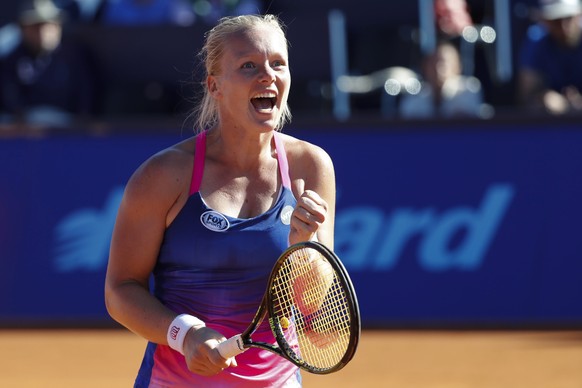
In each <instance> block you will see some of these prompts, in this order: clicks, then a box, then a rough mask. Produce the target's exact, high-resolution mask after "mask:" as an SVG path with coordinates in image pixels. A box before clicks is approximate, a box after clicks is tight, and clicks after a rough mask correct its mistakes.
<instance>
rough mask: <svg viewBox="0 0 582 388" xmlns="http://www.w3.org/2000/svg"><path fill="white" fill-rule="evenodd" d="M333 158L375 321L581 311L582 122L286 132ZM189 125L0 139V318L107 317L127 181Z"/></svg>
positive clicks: (556, 322) (342, 224)
mask: <svg viewBox="0 0 582 388" xmlns="http://www.w3.org/2000/svg"><path fill="white" fill-rule="evenodd" d="M288 132H289V133H290V134H292V135H294V136H297V137H300V138H303V139H306V140H309V141H311V142H313V143H315V144H317V145H320V146H321V147H323V148H324V149H325V150H327V151H328V152H329V154H330V155H331V156H332V158H333V160H334V164H335V167H336V176H337V188H338V200H337V214H336V246H335V250H336V252H337V253H338V255H339V256H340V257H341V258H342V260H343V261H344V263H345V265H346V267H347V268H348V270H349V272H350V275H351V277H352V280H353V281H354V284H355V287H356V291H357V293H358V298H359V301H360V307H361V311H362V319H363V324H364V325H365V326H368V327H372V326H377V327H390V326H420V327H423V326H425V327H430V326H508V325H526V326H527V325H530V326H531V325H553V326H561V325H562V326H571V325H580V324H581V323H582V302H580V301H581V300H582V281H581V279H582V238H580V236H579V234H580V220H581V219H582V204H581V203H580V199H581V198H582V182H581V180H580V178H579V177H580V172H581V171H582V153H581V152H580V150H581V149H582V128H567V127H563V128H547V127H546V128H536V127H531V128H526V129H524V128H519V129H512V128H499V126H496V127H495V128H487V127H484V128H482V129H471V130H466V131H463V130H459V129H456V130H445V129H443V128H434V127H429V126H427V128H426V129H423V130H393V129H391V130H390V131H380V130H371V129H366V128H353V129H352V130H349V131H348V130H345V129H341V130H338V131H334V132H332V131H329V130H323V129H322V130H310V131H308V132H307V131H293V130H289V131H288ZM182 139H183V137H181V136H179V135H176V136H172V135H169V134H168V133H167V132H165V133H163V134H162V133H160V134H151V133H150V134H142V135H136V134H132V135H123V134H116V135H110V136H105V137H103V136H102V137H92V136H83V135H70V136H52V137H45V138H39V139H17V138H15V139H3V140H1V141H0V160H1V162H2V164H1V167H0V178H1V182H2V183H1V184H0V324H5V325H14V324H17V325H20V324H22V325H34V324H45V323H64V324H67V323H87V324H101V323H108V322H110V318H109V317H108V315H107V313H106V310H105V306H104V302H103V280H104V276H105V268H106V264H107V255H108V248H109V240H110V237H111V231H112V228H113V224H114V222H115V215H116V211H117V207H118V205H119V202H120V200H121V196H122V193H123V188H124V184H125V183H126V182H127V179H128V178H129V176H130V175H131V173H132V172H133V171H134V170H135V169H136V168H137V167H138V166H139V164H140V163H141V162H142V161H143V160H145V159H146V158H147V157H149V156H150V155H152V154H154V153H155V152H157V151H158V150H160V149H162V148H164V147H167V146H169V145H171V144H173V143H175V142H178V141H180V140H182Z"/></svg>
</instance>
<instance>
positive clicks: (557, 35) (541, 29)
mask: <svg viewBox="0 0 582 388" xmlns="http://www.w3.org/2000/svg"><path fill="white" fill-rule="evenodd" d="M580 14H581V7H580V2H579V0H540V3H539V23H537V24H535V25H532V26H531V27H530V28H529V30H528V33H527V37H526V39H525V42H524V43H523V46H522V50H521V53H520V65H519V73H518V98H519V101H520V103H521V104H522V106H524V107H527V108H531V109H539V108H543V109H545V110H546V111H547V112H549V113H551V114H556V115H559V114H565V113H571V112H576V111H578V112H579V111H582V96H581V95H580V91H581V90H582V71H581V70H580V69H582V39H581V37H582V27H581V24H580V23H581V16H580Z"/></svg>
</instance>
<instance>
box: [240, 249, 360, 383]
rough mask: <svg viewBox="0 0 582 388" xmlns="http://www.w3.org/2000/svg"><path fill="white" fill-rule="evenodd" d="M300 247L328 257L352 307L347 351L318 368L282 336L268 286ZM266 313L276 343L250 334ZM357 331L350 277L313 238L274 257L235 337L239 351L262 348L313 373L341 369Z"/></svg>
mask: <svg viewBox="0 0 582 388" xmlns="http://www.w3.org/2000/svg"><path fill="white" fill-rule="evenodd" d="M303 248H311V249H314V250H316V251H318V252H319V253H320V254H321V255H322V256H323V257H325V258H326V259H327V261H328V262H329V264H330V265H331V266H332V268H333V269H334V271H335V273H336V275H337V281H338V282H339V283H340V284H341V286H342V288H343V289H344V292H345V295H346V297H347V298H348V303H349V304H350V305H351V307H352V308H351V309H350V310H349V311H350V339H349V342H348V346H347V351H346V352H345V354H344V355H343V357H342V359H341V360H340V361H339V362H337V363H336V364H335V365H333V366H332V367H330V368H317V367H314V366H312V365H310V364H308V363H307V362H305V361H304V360H303V359H301V358H299V357H296V355H295V352H294V351H293V350H292V349H291V347H290V345H289V344H288V343H287V341H286V340H285V337H284V335H283V329H282V327H281V324H280V322H279V320H278V318H277V315H276V314H275V311H274V303H272V302H273V301H272V299H271V289H272V287H273V282H274V281H275V279H274V277H275V276H274V275H275V274H276V273H277V272H278V271H279V269H280V268H281V266H282V265H283V264H284V263H285V261H286V260H287V257H288V256H289V255H291V254H292V253H293V252H295V251H297V250H299V249H303ZM267 316H268V317H269V318H268V321H269V326H270V328H271V331H272V332H273V335H274V337H275V340H276V342H277V346H275V345H273V344H269V343H265V342H255V341H253V340H252V338H251V336H252V334H253V333H254V332H255V330H256V329H257V328H258V327H259V325H260V324H261V323H262V321H263V320H264V319H265V317H267ZM360 334H361V321H360V310H359V305H358V299H357V297H356V292H355V290H354V286H353V284H352V281H351V279H350V277H349V275H348V272H347V270H346V269H345V267H344V265H343V264H342V262H341V261H340V259H339V258H338V257H337V255H336V254H335V253H334V252H333V251H331V250H330V249H329V248H327V247H326V246H325V245H323V244H321V243H319V242H316V241H304V242H300V243H297V244H294V245H292V246H290V247H289V248H287V249H286V250H285V252H283V253H282V254H281V256H280V258H279V260H277V262H276V263H275V265H274V266H273V269H272V270H271V274H270V275H269V284H268V287H267V289H266V291H265V294H264V295H263V299H262V301H261V304H260V306H259V308H258V310H257V312H256V314H255V316H254V318H253V320H252V322H251V324H250V325H249V326H248V327H247V328H246V330H245V331H244V332H242V333H241V334H240V335H239V336H235V337H237V339H236V344H237V346H238V348H239V350H240V351H241V352H243V351H245V350H246V349H248V348H251V347H253V348H259V349H264V350H267V351H269V352H272V353H275V354H277V355H279V356H282V357H284V358H285V359H287V360H288V361H290V362H292V363H293V364H295V365H297V366H298V367H299V368H301V369H303V370H305V371H307V372H310V373H314V374H328V373H332V372H336V371H338V370H340V369H342V368H343V367H344V366H346V365H347V363H348V362H349V361H350V360H351V359H352V358H353V356H354V354H355V353H356V349H357V347H358V343H359V338H360ZM233 340H234V337H233ZM229 341H230V340H229Z"/></svg>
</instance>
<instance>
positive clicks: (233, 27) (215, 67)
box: [192, 14, 291, 132]
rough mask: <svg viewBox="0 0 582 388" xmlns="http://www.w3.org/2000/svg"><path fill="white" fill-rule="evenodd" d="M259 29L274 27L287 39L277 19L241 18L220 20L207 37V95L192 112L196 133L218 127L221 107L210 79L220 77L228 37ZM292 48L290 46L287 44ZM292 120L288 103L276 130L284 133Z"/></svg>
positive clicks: (202, 53)
mask: <svg viewBox="0 0 582 388" xmlns="http://www.w3.org/2000/svg"><path fill="white" fill-rule="evenodd" d="M257 26H271V27H273V28H274V29H275V30H276V31H278V32H280V33H281V35H282V36H283V37H284V38H285V31H284V27H283V24H282V23H281V21H280V20H279V19H278V18H277V17H276V16H275V15H270V14H267V15H240V16H228V17H224V18H222V19H220V20H219V22H218V24H217V25H216V26H215V27H214V28H212V29H211V30H209V31H208V32H207V33H206V34H205V40H204V46H203V47H202V49H201V50H200V53H199V54H198V55H199V57H200V61H201V63H202V64H203V66H204V72H203V73H204V74H203V78H202V82H201V86H202V90H203V95H202V98H201V100H200V102H199V103H198V106H196V107H195V108H194V110H193V112H192V115H193V116H194V117H196V118H195V121H194V124H195V126H194V131H195V132H201V131H204V130H207V129H210V128H212V127H214V126H215V125H216V124H217V123H218V120H219V118H218V106H217V104H216V101H215V100H214V99H213V98H212V96H211V95H210V92H209V90H208V86H207V84H206V79H207V78H208V76H209V75H212V74H217V73H218V71H219V70H220V69H219V62H220V59H221V58H222V53H223V51H224V46H225V44H226V42H227V41H228V37H229V36H230V35H231V34H233V33H237V32H241V31H246V30H249V29H252V28H254V27H257ZM285 42H286V44H287V39H286V38H285ZM287 45H288V44H287ZM290 120H291V111H290V109H289V105H288V104H287V102H285V105H284V106H283V107H282V112H281V116H280V117H279V121H278V122H277V125H276V127H275V129H276V130H280V129H281V128H282V127H283V125H285V123H287V122H289V121H290Z"/></svg>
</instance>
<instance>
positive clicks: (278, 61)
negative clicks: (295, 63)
mask: <svg viewBox="0 0 582 388" xmlns="http://www.w3.org/2000/svg"><path fill="white" fill-rule="evenodd" d="M272 66H273V67H281V66H285V62H283V61H282V60H276V61H273V65H272Z"/></svg>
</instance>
